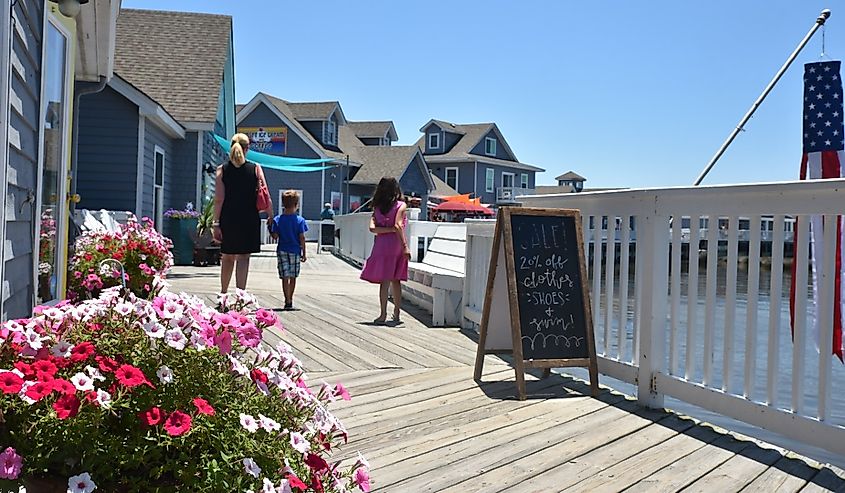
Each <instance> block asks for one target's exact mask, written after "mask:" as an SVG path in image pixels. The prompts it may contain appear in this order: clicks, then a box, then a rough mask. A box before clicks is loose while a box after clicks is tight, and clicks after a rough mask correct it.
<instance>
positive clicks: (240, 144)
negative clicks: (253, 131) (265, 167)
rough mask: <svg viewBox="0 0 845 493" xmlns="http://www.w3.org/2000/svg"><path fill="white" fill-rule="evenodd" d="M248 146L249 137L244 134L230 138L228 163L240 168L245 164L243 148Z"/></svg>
mask: <svg viewBox="0 0 845 493" xmlns="http://www.w3.org/2000/svg"><path fill="white" fill-rule="evenodd" d="M248 145H249V137H247V136H246V134H235V135H233V136H232V146H231V147H230V148H229V161H232V164H235V165H237V166H241V165H242V164H244V163H245V162H246V153H245V152H244V148H245V147H246V146H248Z"/></svg>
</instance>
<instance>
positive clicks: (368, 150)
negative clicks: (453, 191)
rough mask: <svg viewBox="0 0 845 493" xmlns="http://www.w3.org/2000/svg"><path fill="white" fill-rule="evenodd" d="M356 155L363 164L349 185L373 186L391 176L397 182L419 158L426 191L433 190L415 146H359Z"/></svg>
mask: <svg viewBox="0 0 845 493" xmlns="http://www.w3.org/2000/svg"><path fill="white" fill-rule="evenodd" d="M357 154H358V157H359V158H360V159H361V161H362V162H363V163H364V164H363V165H362V166H361V169H359V170H358V173H356V174H355V177H354V178H352V180H351V181H350V182H349V183H352V184H360V185H375V184H377V183H378V182H379V180H381V179H382V177H385V176H393V177H395V178H396V179H397V180H398V179H399V178H401V177H402V175H404V174H405V171H406V170H407V169H408V167H409V166H411V165H412V164H413V162H414V158H415V157H417V156H419V158H420V163H421V165H422V168H421V169H420V172H421V173H422V174H423V175H424V176H426V177H427V180H426V181H427V182H428V189H429V190H431V189H433V188H434V182H433V181H432V180H431V174H430V173H429V171H428V167H426V165H425V158H424V157H423V155H422V152H421V151H420V149H419V148H418V147H417V146H361V147H360V148H358V152H357Z"/></svg>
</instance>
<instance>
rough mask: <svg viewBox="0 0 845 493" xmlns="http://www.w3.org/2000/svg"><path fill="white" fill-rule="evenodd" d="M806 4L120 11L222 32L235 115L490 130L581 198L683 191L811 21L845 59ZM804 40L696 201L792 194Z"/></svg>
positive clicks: (152, 0) (234, 5)
mask: <svg viewBox="0 0 845 493" xmlns="http://www.w3.org/2000/svg"><path fill="white" fill-rule="evenodd" d="M839 5H842V4H841V3H834V2H833V1H828V2H826V3H824V2H819V1H816V0H801V1H786V0H754V1H742V2H738V1H735V0H711V1H708V2H689V1H677V0H676V1H671V2H670V1H649V2H630V1H621V0H620V1H613V2H587V1H580V2H575V1H557V0H546V1H521V2H513V1H504V0H487V1H477V0H471V1H470V0H459V1H449V2H444V1H439V0H432V1H427V2H409V1H395V0H381V1H368V0H367V1H365V0H361V1H357V0H356V1H354V2H353V1H340V0H336V1H278V0H264V1H257V0H239V1H237V2H235V1H228V2H222V1H214V2H208V1H200V0H180V1H179V2H173V1H164V0H123V6H124V7H128V8H149V9H162V10H173V9H177V8H178V9H180V10H185V11H197V12H212V13H224V14H229V15H232V16H233V17H234V31H235V65H236V90H237V98H238V102H247V101H249V99H251V98H252V96H254V95H255V93H256V92H258V91H264V92H267V93H269V94H273V95H275V96H278V97H281V98H284V99H287V100H291V101H319V100H338V101H340V103H341V105H342V107H343V111H344V113H345V114H346V116H347V118H349V119H351V120H370V119H373V120H384V119H390V120H393V121H394V122H395V124H396V129H397V131H398V133H399V138H400V143H401V144H411V143H413V142H415V141H416V139H418V138H419V136H420V133H419V128H420V127H421V126H422V125H423V124H424V123H425V122H426V121H428V120H429V119H431V118H438V119H442V120H448V121H452V122H455V123H474V122H489V121H493V122H496V123H497V124H498V126H499V128H500V129H501V130H502V132H503V134H504V136H505V138H506V139H507V140H508V142H509V144H510V146H511V148H512V149H513V150H514V152H515V153H516V155H517V157H518V158H519V159H520V160H521V161H522V162H525V163H529V164H534V165H537V166H540V167H542V168H545V169H546V170H547V172H546V173H543V174H541V175H539V176H538V183H552V182H553V180H554V177H555V176H557V175H558V174H560V173H562V172H565V171H568V170H574V171H576V172H577V173H579V174H581V175H583V176H585V177H586V178H587V183H586V185H587V186H588V187H612V186H620V187H643V186H663V185H688V184H691V183H692V182H693V181H694V180H695V178H696V177H697V176H698V174H699V173H700V172H701V170H702V169H703V168H704V166H705V165H706V164H707V162H708V161H709V160H710V158H711V157H712V155H713V154H714V153H715V151H716V150H717V149H718V147H719V146H720V145H721V143H722V142H723V141H724V139H725V138H726V137H727V136H728V134H729V133H730V131H731V130H732V129H733V128H734V126H735V125H736V124H737V123H738V122H739V120H740V118H741V117H742V116H743V115H744V114H745V112H746V111H747V109H748V108H749V107H750V106H751V104H752V102H753V101H754V100H755V99H756V98H757V96H758V95H759V94H760V92H761V91H762V90H763V88H764V87H765V85H766V84H767V83H768V82H769V80H770V79H771V77H772V76H773V75H774V73H775V72H776V71H777V69H778V68H779V67H780V66H781V64H782V63H783V62H784V61H785V60H786V58H787V56H788V55H789V54H790V53H791V52H792V50H793V49H794V48H795V46H796V45H797V44H798V42H799V41H800V40H801V38H803V36H804V35H805V34H806V32H807V31H808V30H809V29H810V27H811V26H812V24H813V22H814V21H815V19H816V17H817V16H818V14H819V12H820V11H821V10H822V9H823V8H830V9H831V10H832V11H833V13H832V16H831V18H830V19H829V20H828V23H827V27H826V50H825V51H826V53H827V55H828V57H832V58H837V57H841V56H843V54H845V46H843V40H845V34H843V33H845V8H842V9H837V7H838V6H839ZM821 40H822V36H821V31H819V33H817V34H816V36H815V37H814V38H813V40H812V41H811V42H810V44H809V45H808V46H807V48H805V50H804V51H803V52H802V54H801V55H800V56H799V58H798V59H797V60H796V61H795V63H794V64H793V66H792V67H791V68H790V70H789V72H787V75H786V76H784V78H783V79H782V80H781V82H780V83H779V84H778V86H777V87H776V88H775V90H774V91H773V92H772V94H770V95H769V97H768V99H767V100H766V101H765V102H764V104H763V106H762V107H761V108H760V109H759V110H758V111H757V113H756V115H755V117H754V118H753V119H752V120H751V121H750V122H749V124H748V125H746V132H743V133H742V134H741V135H740V136H739V137H738V138H737V141H736V142H734V144H733V145H732V146H731V148H730V149H729V150H728V152H727V154H726V155H725V156H724V157H723V158H722V159H721V160H720V161H719V163H718V164H717V165H716V168H714V170H713V171H712V172H711V173H710V175H709V176H708V178H707V180H705V182H704V183H705V184H715V183H746V182H752V181H780V180H788V179H795V178H797V176H798V167H799V162H800V157H801V103H802V81H801V75H802V72H803V66H802V65H803V63H805V62H810V61H816V60H818V59H819V55H820V53H821V48H822V44H821Z"/></svg>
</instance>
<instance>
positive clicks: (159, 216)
mask: <svg viewBox="0 0 845 493" xmlns="http://www.w3.org/2000/svg"><path fill="white" fill-rule="evenodd" d="M159 154H161V185H159V184H158V182H157V181H156V180H157V178H156V158H157V157H158V155H159ZM166 174H167V153H166V152H165V151H164V149H162V148H161V147H160V146H158V145H156V146H155V147H154V149H153V216H155V224H156V227H157V228H158V230H159V231H162V230H163V229H162V228H164V182H165V180H164V176H165V175H166ZM158 194H161V198H160V199H159V202H158V205H159V210H156V209H155V204H156V195H158Z"/></svg>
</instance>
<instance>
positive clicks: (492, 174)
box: [484, 168, 496, 192]
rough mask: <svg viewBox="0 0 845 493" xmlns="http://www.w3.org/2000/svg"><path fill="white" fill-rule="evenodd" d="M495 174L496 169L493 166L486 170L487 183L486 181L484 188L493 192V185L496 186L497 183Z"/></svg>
mask: <svg viewBox="0 0 845 493" xmlns="http://www.w3.org/2000/svg"><path fill="white" fill-rule="evenodd" d="M495 176H496V171H495V170H494V169H493V168H487V170H486V172H485V176H484V177H485V183H484V184H485V187H484V189H485V190H487V191H488V192H492V191H493V187H495V186H496V184H495V183H494V179H495Z"/></svg>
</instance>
